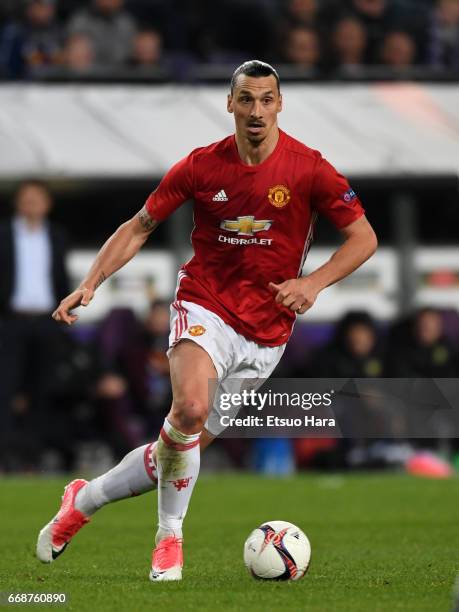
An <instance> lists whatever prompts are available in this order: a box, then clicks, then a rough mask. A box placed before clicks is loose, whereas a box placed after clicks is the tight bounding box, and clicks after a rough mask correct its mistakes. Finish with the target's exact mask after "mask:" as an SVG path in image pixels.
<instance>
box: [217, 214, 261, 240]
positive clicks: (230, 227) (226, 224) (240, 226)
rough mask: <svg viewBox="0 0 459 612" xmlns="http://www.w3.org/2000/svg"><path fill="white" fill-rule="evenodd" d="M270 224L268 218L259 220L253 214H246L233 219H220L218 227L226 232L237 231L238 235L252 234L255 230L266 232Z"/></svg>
mask: <svg viewBox="0 0 459 612" xmlns="http://www.w3.org/2000/svg"><path fill="white" fill-rule="evenodd" d="M272 224H273V222H272V221H269V220H268V219H263V220H259V219H255V217H254V216H253V215H247V216H245V217H238V218H237V219H235V220H228V219H226V220H225V221H222V222H221V223H220V229H224V230H226V231H227V232H237V233H238V235H239V236H253V235H254V234H255V232H266V231H267V230H269V228H270V227H271V225H272Z"/></svg>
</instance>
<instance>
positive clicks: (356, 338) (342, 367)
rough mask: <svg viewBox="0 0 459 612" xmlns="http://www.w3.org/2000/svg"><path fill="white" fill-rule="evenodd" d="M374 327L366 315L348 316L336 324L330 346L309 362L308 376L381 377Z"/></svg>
mask: <svg viewBox="0 0 459 612" xmlns="http://www.w3.org/2000/svg"><path fill="white" fill-rule="evenodd" d="M379 344H380V343H379V338H378V333H377V329H376V325H375V323H374V321H373V319H372V318H371V317H370V315H369V314H367V313H366V312H350V313H348V314H347V315H345V316H344V318H343V319H341V321H340V322H339V323H338V325H337V327H336V330H335V335H334V338H333V340H332V342H331V343H330V344H329V345H328V346H326V347H325V348H323V349H321V350H319V351H318V353H316V354H315V355H314V356H313V358H312V360H311V368H310V370H311V372H310V375H311V376H316V377H324V378H366V377H374V376H381V375H382V371H383V355H382V351H381V348H380V345H379Z"/></svg>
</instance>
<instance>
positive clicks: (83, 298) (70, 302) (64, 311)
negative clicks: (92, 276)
mask: <svg viewBox="0 0 459 612" xmlns="http://www.w3.org/2000/svg"><path fill="white" fill-rule="evenodd" d="M93 297H94V290H93V289H88V288H87V287H79V288H78V289H75V291H73V292H72V293H71V294H70V295H68V296H67V297H66V298H64V299H63V300H62V301H61V303H60V304H59V306H58V307H57V308H56V310H55V311H54V312H53V315H52V316H53V319H54V320H55V321H63V322H64V323H67V325H72V323H75V321H77V320H78V316H77V315H75V314H72V312H71V311H72V310H73V309H74V308H76V307H77V306H87V305H88V304H89V302H90V301H91V300H92V298H93Z"/></svg>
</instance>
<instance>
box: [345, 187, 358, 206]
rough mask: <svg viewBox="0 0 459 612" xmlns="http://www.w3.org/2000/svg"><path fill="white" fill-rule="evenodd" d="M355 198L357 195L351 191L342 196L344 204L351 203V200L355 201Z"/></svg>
mask: <svg viewBox="0 0 459 612" xmlns="http://www.w3.org/2000/svg"><path fill="white" fill-rule="evenodd" d="M356 197H357V194H356V193H355V191H354V190H353V189H349V190H348V191H346V193H345V194H344V195H343V200H344V201H345V202H347V203H349V202H352V200H355V198H356Z"/></svg>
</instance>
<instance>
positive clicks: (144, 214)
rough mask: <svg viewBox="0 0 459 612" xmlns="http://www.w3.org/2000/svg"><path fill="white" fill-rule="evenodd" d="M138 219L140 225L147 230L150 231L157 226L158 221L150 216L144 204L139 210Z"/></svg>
mask: <svg viewBox="0 0 459 612" xmlns="http://www.w3.org/2000/svg"><path fill="white" fill-rule="evenodd" d="M139 221H140V225H141V226H142V227H143V229H144V230H145V231H147V232H152V231H153V230H154V229H155V228H156V227H157V226H158V222H157V221H155V219H152V218H151V217H150V215H149V214H148V211H147V209H146V207H145V206H144V207H143V208H142V210H141V211H140V212H139Z"/></svg>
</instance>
